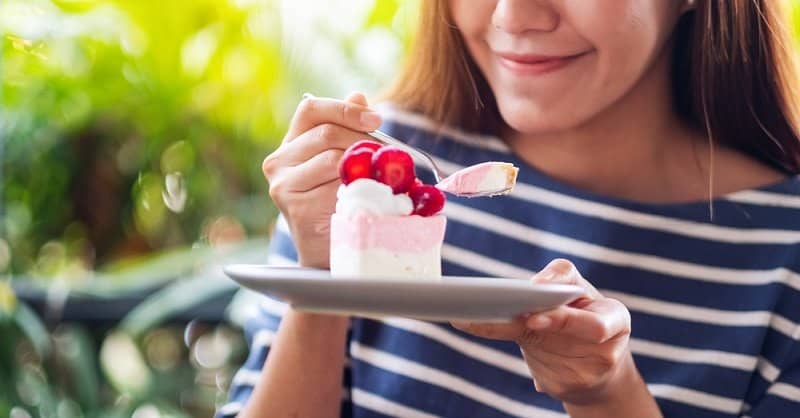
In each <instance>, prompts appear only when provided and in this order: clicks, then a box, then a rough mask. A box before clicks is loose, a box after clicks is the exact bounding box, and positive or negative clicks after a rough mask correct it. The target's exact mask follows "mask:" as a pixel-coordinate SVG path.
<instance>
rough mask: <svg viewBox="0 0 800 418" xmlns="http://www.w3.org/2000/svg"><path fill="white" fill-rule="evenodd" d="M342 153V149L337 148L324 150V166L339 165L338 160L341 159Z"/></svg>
mask: <svg viewBox="0 0 800 418" xmlns="http://www.w3.org/2000/svg"><path fill="white" fill-rule="evenodd" d="M342 154H344V151H342V150H338V149H332V150H328V151H326V152H325V165H326V166H332V167H338V166H339V160H341V159H342Z"/></svg>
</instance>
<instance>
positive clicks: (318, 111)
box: [284, 93, 381, 142]
mask: <svg viewBox="0 0 800 418" xmlns="http://www.w3.org/2000/svg"><path fill="white" fill-rule="evenodd" d="M348 98H349V99H352V100H353V101H343V100H335V99H327V98H306V99H303V101H302V102H300V105H299V106H297V110H296V111H295V114H294V116H293V117H292V122H291V124H290V127H289V131H288V132H287V133H286V137H285V138H284V142H290V141H292V140H294V139H295V138H297V136H299V135H300V134H302V133H303V132H305V131H308V130H309V129H311V128H313V127H315V126H318V125H321V124H323V123H333V124H336V125H340V126H343V127H345V128H349V129H352V130H354V131H360V132H367V131H372V130H375V129H377V128H378V127H379V126H380V124H381V117H380V115H379V114H378V113H377V112H375V111H373V110H371V109H369V108H368V107H367V106H366V99H365V98H364V96H363V95H361V94H359V93H356V94H351V95H350V96H349V97H348Z"/></svg>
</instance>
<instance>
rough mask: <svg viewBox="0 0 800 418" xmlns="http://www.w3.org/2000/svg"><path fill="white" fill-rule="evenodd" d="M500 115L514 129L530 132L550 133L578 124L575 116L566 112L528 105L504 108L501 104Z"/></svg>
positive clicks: (532, 133)
mask: <svg viewBox="0 0 800 418" xmlns="http://www.w3.org/2000/svg"><path fill="white" fill-rule="evenodd" d="M499 110H500V116H501V117H502V118H503V121H505V123H506V124H507V125H508V126H509V127H510V128H511V129H513V130H515V131H517V132H520V133H523V134H528V135H539V134H548V133H554V132H558V131H563V130H566V129H569V128H571V127H573V126H574V125H576V121H575V120H574V118H572V117H570V116H571V115H569V114H565V113H564V112H552V111H550V112H548V111H541V109H538V108H533V107H528V106H515V107H514V108H513V109H504V108H503V106H502V105H500V106H499Z"/></svg>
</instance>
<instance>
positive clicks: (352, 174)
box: [339, 148, 372, 185]
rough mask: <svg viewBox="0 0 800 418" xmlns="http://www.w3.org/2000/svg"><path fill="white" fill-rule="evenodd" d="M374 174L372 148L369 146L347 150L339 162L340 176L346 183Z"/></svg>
mask: <svg viewBox="0 0 800 418" xmlns="http://www.w3.org/2000/svg"><path fill="white" fill-rule="evenodd" d="M371 176H372V150H370V149H367V148H361V149H357V150H355V151H347V152H345V153H344V155H343V156H342V160H341V161H340V162H339V177H340V178H341V179H342V183H344V184H345V185H347V184H350V183H352V182H353V181H354V180H356V179H365V178H366V179H368V178H370V177H371Z"/></svg>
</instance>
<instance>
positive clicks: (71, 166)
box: [0, 0, 416, 418]
mask: <svg viewBox="0 0 800 418" xmlns="http://www.w3.org/2000/svg"><path fill="white" fill-rule="evenodd" d="M415 7H416V5H415V2H413V1H411V2H409V1H400V0H336V1H315V0H169V1H156V0H136V1H130V0H3V1H0V185H1V188H0V416H11V417H14V418H20V417H29V416H32V417H135V418H152V417H168V416H169V417H184V416H198V417H201V416H202V417H207V416H210V415H211V414H212V413H213V411H214V408H215V407H216V406H217V405H219V404H220V403H221V402H223V401H224V399H225V395H226V391H227V386H228V384H229V382H230V379H231V376H232V374H233V372H234V371H235V370H236V368H237V367H238V366H239V364H241V362H242V360H243V356H244V355H245V352H246V347H245V346H244V342H243V339H242V336H241V332H240V331H239V330H238V329H237V328H235V327H234V326H232V325H227V324H225V323H224V322H223V323H220V324H203V323H200V322H197V321H191V322H189V323H188V324H185V323H174V322H171V321H170V318H172V317H173V315H175V314H177V313H180V312H183V311H186V310H187V309H191V308H193V307H198V306H200V307H202V306H203V305H204V304H205V303H209V301H210V300H213V299H214V298H218V297H219V296H220V295H225V294H230V292H231V291H232V290H233V289H234V288H235V285H234V284H233V283H232V282H230V281H229V280H227V279H225V278H224V277H222V276H221V274H220V272H219V265H220V264H223V263H224V262H230V261H232V260H235V261H249V262H263V256H264V251H265V248H266V245H267V244H266V240H265V239H259V237H265V236H267V235H268V234H269V232H270V229H271V224H272V221H273V220H274V218H275V216H276V214H277V212H276V210H275V208H274V207H273V206H272V204H271V203H270V202H269V199H268V196H267V193H266V190H267V187H266V183H265V181H264V179H263V177H262V174H261V170H260V166H261V161H262V159H263V157H264V156H265V155H266V154H267V153H269V152H270V151H271V150H272V149H274V148H275V147H276V146H277V145H278V144H279V143H280V140H281V138H282V136H283V133H284V131H285V129H286V125H287V123H288V121H289V119H290V118H291V115H292V113H293V111H294V108H295V106H296V105H297V102H298V101H299V100H300V96H301V95H302V93H303V92H305V91H309V92H313V93H315V94H317V95H320V96H333V97H342V96H344V95H346V94H347V93H349V92H350V91H352V90H361V91H364V92H366V93H368V94H371V93H375V92H377V91H378V89H379V88H380V87H381V86H383V85H385V83H386V81H387V80H388V79H389V78H390V77H391V76H392V75H393V74H394V72H395V68H396V67H397V64H398V62H399V59H400V57H401V56H402V53H403V51H404V50H405V48H406V47H407V46H408V42H409V38H408V35H407V34H408V32H409V30H408V29H409V26H410V23H411V21H412V19H413V12H414V10H415ZM11 285H14V287H13V288H12V286H11ZM20 286H22V287H20ZM23 287H24V288H28V287H31V288H33V289H46V290H44V291H45V293H46V295H47V307H46V308H45V312H44V314H43V313H41V312H37V311H36V310H34V306H33V305H31V304H30V303H26V302H25V301H23V300H19V299H18V298H17V296H16V295H15V293H14V290H13V289H14V288H16V289H22V288H23ZM154 288H155V289H157V290H155V291H154V292H151V291H150V290H152V289H154ZM147 289H150V290H147ZM144 290H147V292H146V293H148V294H149V293H152V294H150V295H149V296H148V297H147V298H146V299H145V300H143V301H142V302H141V303H140V304H139V305H138V306H137V307H135V308H134V309H133V310H132V311H130V312H129V313H128V314H127V315H126V316H124V317H123V318H117V321H116V322H115V323H112V324H111V325H98V324H95V323H91V322H82V323H78V322H71V321H69V320H68V318H61V317H59V316H58V315H56V314H53V312H56V313H58V312H59V309H60V306H61V305H60V304H62V303H63V301H64V300H65V299H66V298H68V297H75V296H77V297H79V298H83V299H81V300H85V301H86V302H85V303H87V304H92V303H96V304H98V306H100V305H103V304H105V305H103V306H107V304H108V303H113V301H115V300H117V299H115V298H120V297H122V298H125V297H128V296H126V295H136V294H140V293H141V292H143V291H144ZM228 297H229V296H228ZM109 301H110V302H109ZM246 306H249V304H247V303H243V304H238V307H236V306H233V307H234V308H241V307H246ZM97 314H98V316H103V313H102V312H97ZM239 316H241V315H239ZM219 320H222V317H221V316H220V318H219Z"/></svg>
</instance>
